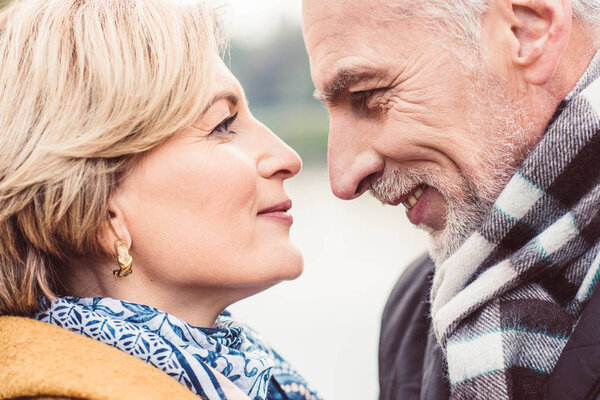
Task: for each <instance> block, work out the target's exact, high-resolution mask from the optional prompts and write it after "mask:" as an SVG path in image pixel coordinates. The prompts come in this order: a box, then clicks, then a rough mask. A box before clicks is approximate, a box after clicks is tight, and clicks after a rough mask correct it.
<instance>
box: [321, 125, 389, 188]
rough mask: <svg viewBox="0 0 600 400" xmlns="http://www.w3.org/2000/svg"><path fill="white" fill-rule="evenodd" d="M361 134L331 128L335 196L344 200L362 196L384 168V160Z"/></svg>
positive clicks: (331, 167)
mask: <svg viewBox="0 0 600 400" xmlns="http://www.w3.org/2000/svg"><path fill="white" fill-rule="evenodd" d="M360 135H361V133H360V132H352V131H348V132H338V131H336V130H335V127H334V125H333V124H332V125H331V126H330V133H329V145H328V162H329V179H330V182H331V190H332V191H333V194H334V195H336V196H337V197H339V198H340V199H343V200H352V199H355V198H357V197H360V196H361V195H362V194H363V193H364V192H366V191H367V190H369V188H370V186H371V181H372V180H373V179H374V178H376V177H377V176H378V175H379V174H380V173H381V172H382V171H383V169H384V167H385V163H384V161H383V158H382V157H381V156H380V155H379V154H378V153H377V152H376V151H375V150H374V149H372V147H371V146H370V143H369V141H368V140H367V139H368V138H365V137H361V136H360Z"/></svg>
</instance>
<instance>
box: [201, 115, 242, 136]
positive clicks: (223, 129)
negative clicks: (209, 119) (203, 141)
mask: <svg viewBox="0 0 600 400" xmlns="http://www.w3.org/2000/svg"><path fill="white" fill-rule="evenodd" d="M237 116H238V113H235V114H233V115H232V116H230V117H227V118H225V119H224V120H223V122H221V123H220V124H219V125H217V126H216V127H215V129H213V130H212V131H211V132H210V133H209V134H208V136H229V135H235V134H236V133H235V132H233V131H231V130H229V127H230V126H231V125H232V124H233V123H234V122H235V119H236V118H237Z"/></svg>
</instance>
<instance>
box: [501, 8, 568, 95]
mask: <svg viewBox="0 0 600 400" xmlns="http://www.w3.org/2000/svg"><path fill="white" fill-rule="evenodd" d="M508 1H510V3H511V4H510V6H511V7H510V13H512V15H511V16H510V18H509V20H512V23H511V27H510V31H511V32H512V35H513V39H512V40H511V41H510V42H511V43H512V46H511V49H510V52H511V57H512V63H513V66H514V67H515V69H516V70H518V71H520V72H521V76H522V77H523V79H524V80H525V82H527V83H529V84H531V85H536V86H540V85H544V84H545V83H546V82H548V81H549V80H550V78H552V75H553V74H554V71H555V70H556V68H557V67H558V64H559V61H560V58H561V56H562V53H563V52H564V50H565V48H566V47H567V42H568V39H569V34H570V31H571V23H572V22H571V18H572V11H571V3H570V1H569V0H508Z"/></svg>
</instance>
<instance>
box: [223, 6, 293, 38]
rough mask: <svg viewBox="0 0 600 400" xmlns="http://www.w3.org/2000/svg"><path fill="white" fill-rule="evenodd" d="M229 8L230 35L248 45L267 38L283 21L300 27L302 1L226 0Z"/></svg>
mask: <svg viewBox="0 0 600 400" xmlns="http://www.w3.org/2000/svg"><path fill="white" fill-rule="evenodd" d="M226 2H227V3H230V7H231V34H232V36H233V38H235V39H237V40H240V41H242V43H243V42H247V43H248V44H253V43H256V42H260V41H262V40H264V39H265V38H268V37H269V36H270V35H271V34H272V33H273V32H274V31H276V30H277V28H278V27H279V26H280V25H281V23H282V22H283V21H289V22H291V23H294V24H297V25H298V26H300V23H301V20H302V0H226Z"/></svg>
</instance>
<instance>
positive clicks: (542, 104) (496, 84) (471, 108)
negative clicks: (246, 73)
mask: <svg viewBox="0 0 600 400" xmlns="http://www.w3.org/2000/svg"><path fill="white" fill-rule="evenodd" d="M303 18H304V35H305V40H306V46H307V49H308V53H309V56H310V62H311V70H312V76H313V81H314V83H315V86H316V88H317V96H318V97H319V98H320V99H321V100H322V101H323V102H324V103H325V104H326V105H327V107H328V109H329V112H330V117H331V123H330V132H329V168H330V178H331V186H332V189H333V192H334V193H335V195H337V196H338V197H340V198H342V199H354V198H357V197H359V196H360V195H362V194H363V193H364V192H366V191H368V190H370V191H371V193H372V194H373V195H374V196H375V197H376V198H378V199H379V200H381V201H382V202H384V203H386V204H390V205H393V206H397V205H401V204H403V205H404V206H405V207H406V209H407V211H406V213H407V216H408V218H409V219H410V221H411V222H412V223H413V224H415V225H417V226H418V227H419V228H422V229H425V230H426V231H427V232H429V234H430V236H431V243H430V255H431V257H432V259H433V261H434V262H435V267H434V266H433V264H432V263H431V261H429V260H428V259H427V258H422V259H421V260H419V261H417V262H416V263H415V264H414V265H412V266H411V267H409V268H408V269H407V271H406V272H405V273H404V275H403V276H402V277H401V279H400V281H399V282H398V285H397V286H396V288H395V289H394V292H393V293H392V295H391V297H390V300H389V302H388V305H387V307H386V310H385V311H384V316H383V323H382V333H381V344H380V384H381V398H382V399H438V398H439V399H442V398H448V397H451V398H452V399H541V398H546V397H547V398H552V399H578V398H581V399H583V398H586V399H593V398H596V396H598V393H599V392H600V346H599V345H598V343H600V334H598V335H596V332H598V329H600V318H599V317H598V315H600V295H597V296H592V295H591V294H592V292H593V291H594V288H595V286H596V283H597V281H598V277H599V273H598V271H599V270H600V269H599V266H600V256H599V255H600V240H599V236H600V217H599V212H598V211H599V209H600V132H598V131H599V129H600V79H599V78H600V56H596V52H597V49H598V44H597V42H598V40H597V39H600V36H599V35H598V34H597V33H596V32H597V31H598V28H600V1H597V0H368V1H367V0H362V1H351V0H336V1H322V0H304V2H303ZM597 292H598V291H597ZM590 299H591V300H590ZM586 396H587V397H586Z"/></svg>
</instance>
